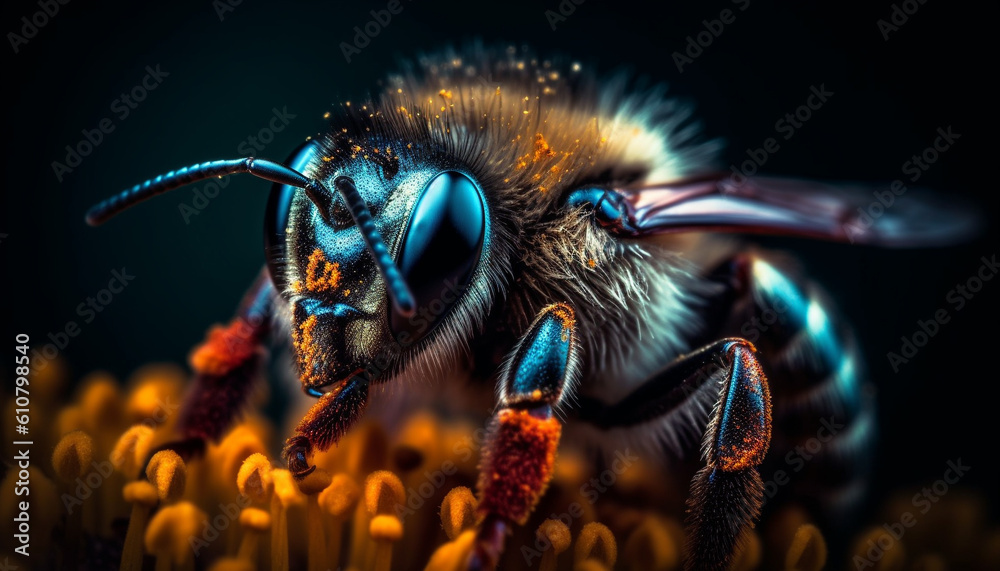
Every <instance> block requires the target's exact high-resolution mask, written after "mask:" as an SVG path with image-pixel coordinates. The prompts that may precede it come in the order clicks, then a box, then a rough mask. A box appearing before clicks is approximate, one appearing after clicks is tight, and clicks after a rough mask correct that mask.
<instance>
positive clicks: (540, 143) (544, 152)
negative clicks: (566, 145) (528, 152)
mask: <svg viewBox="0 0 1000 571" xmlns="http://www.w3.org/2000/svg"><path fill="white" fill-rule="evenodd" d="M554 156H556V152H555V150H554V149H553V148H552V147H550V146H549V143H548V142H547V141H546V140H545V135H542V134H541V133H535V160H536V161H540V160H542V159H547V158H549V157H554Z"/></svg>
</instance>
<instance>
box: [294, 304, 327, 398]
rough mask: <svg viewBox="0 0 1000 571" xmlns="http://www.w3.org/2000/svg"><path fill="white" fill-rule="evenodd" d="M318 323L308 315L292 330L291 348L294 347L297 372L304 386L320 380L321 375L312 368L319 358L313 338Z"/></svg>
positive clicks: (312, 316)
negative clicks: (297, 366)
mask: <svg viewBox="0 0 1000 571" xmlns="http://www.w3.org/2000/svg"><path fill="white" fill-rule="evenodd" d="M318 321H319V318H318V317H316V316H315V315H310V316H309V317H308V318H306V320H305V321H303V322H302V323H301V324H299V326H298V327H293V328H292V346H293V347H295V354H296V356H297V360H298V364H299V371H300V372H301V375H302V382H303V383H305V384H314V383H317V382H319V381H321V380H322V377H321V375H320V374H319V373H318V372H316V371H315V370H314V369H315V368H314V367H313V364H314V363H316V362H317V358H318V357H319V346H318V345H317V344H316V340H315V338H314V337H313V332H314V331H315V330H316V323H317V322H318Z"/></svg>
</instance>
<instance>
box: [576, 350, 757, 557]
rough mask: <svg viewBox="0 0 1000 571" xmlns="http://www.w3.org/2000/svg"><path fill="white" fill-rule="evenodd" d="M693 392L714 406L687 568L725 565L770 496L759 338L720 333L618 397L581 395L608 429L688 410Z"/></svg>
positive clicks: (696, 482) (594, 419)
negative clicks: (762, 468) (765, 478)
mask: <svg viewBox="0 0 1000 571" xmlns="http://www.w3.org/2000/svg"><path fill="white" fill-rule="evenodd" d="M720 364H721V365H722V366H721V367H720V366H719V365H720ZM717 386H718V387H719V388H720V390H719V392H718V393H716V392H715V390H716V387H717ZM692 400H696V401H699V402H702V401H704V402H715V407H714V408H713V410H712V412H711V414H710V415H709V417H708V427H707V429H706V431H705V436H704V441H703V444H702V448H701V449H702V456H703V459H704V461H705V467H704V468H702V469H701V470H699V471H698V473H697V474H695V477H694V478H693V479H692V481H691V494H690V496H689V498H688V515H687V522H686V523H687V538H688V540H687V559H686V563H685V569H688V570H692V569H699V570H701V569H715V570H723V569H727V568H728V565H729V563H730V561H731V560H732V556H733V553H734V551H735V549H736V547H737V544H738V542H739V540H740V536H741V534H742V532H743V530H744V528H746V527H747V526H752V525H753V523H754V521H755V520H756V519H757V517H758V516H759V515H760V508H761V504H762V501H763V497H764V485H763V483H762V481H761V477H760V474H759V473H758V471H757V470H758V466H759V465H760V463H761V462H762V461H763V460H764V456H765V454H766V453H767V451H768V448H769V447H770V442H771V390H770V387H769V385H768V381H767V378H766V377H765V375H764V372H763V369H762V368H761V365H760V363H759V361H758V359H757V350H756V348H755V347H754V346H753V344H752V343H750V342H749V341H747V340H745V339H741V338H738V337H729V338H725V339H721V340H719V341H716V342H714V343H711V344H709V345H706V346H704V347H702V348H700V349H697V350H695V351H692V352H690V353H688V354H686V355H683V356H681V357H679V358H678V359H677V360H675V361H673V362H672V363H670V365H668V366H667V367H666V368H665V369H664V370H663V371H661V372H660V373H659V374H657V375H656V376H654V377H653V378H651V379H650V380H648V381H646V382H645V383H644V384H643V385H642V386H640V387H638V388H637V389H635V390H634V391H632V392H631V393H629V395H628V396H626V397H625V398H623V399H622V400H620V401H619V402H617V403H614V404H606V403H603V402H600V401H596V400H593V399H591V398H588V397H585V396H583V397H579V398H578V401H579V404H578V406H577V407H576V411H577V414H578V415H579V418H580V419H581V420H584V421H586V422H589V423H591V424H593V425H595V426H597V427H600V428H602V429H605V430H607V429H613V428H622V427H628V426H635V425H637V424H640V423H644V422H649V421H652V420H655V419H658V418H663V417H664V416H667V415H677V414H684V413H683V411H684V410H685V409H686V407H689V406H692Z"/></svg>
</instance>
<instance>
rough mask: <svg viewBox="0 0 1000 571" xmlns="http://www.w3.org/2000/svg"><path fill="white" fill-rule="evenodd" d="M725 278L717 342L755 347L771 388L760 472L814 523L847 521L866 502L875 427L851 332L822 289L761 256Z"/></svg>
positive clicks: (743, 260) (744, 259) (747, 258)
mask: <svg viewBox="0 0 1000 571" xmlns="http://www.w3.org/2000/svg"><path fill="white" fill-rule="evenodd" d="M726 273H728V276H726ZM726 273H724V274H723V276H724V281H725V283H726V284H727V285H728V292H727V295H726V296H725V297H727V298H728V301H729V302H730V304H731V305H730V308H731V312H730V314H729V316H728V319H727V320H725V323H724V325H723V326H722V327H721V331H720V333H719V336H723V337H724V336H729V335H733V336H740V337H743V338H745V339H747V340H749V341H750V342H752V343H754V344H755V345H756V346H757V348H758V350H759V357H760V359H761V363H762V367H763V368H764V371H765V372H766V374H767V376H768V381H769V383H770V386H771V394H772V400H773V413H774V430H773V436H772V445H771V452H770V454H769V456H768V460H767V461H766V462H765V465H764V466H763V467H762V470H761V476H762V478H763V479H764V481H765V483H768V482H769V481H770V482H771V483H772V484H771V485H772V492H771V493H772V494H773V495H774V496H777V495H778V494H781V495H785V494H788V493H791V495H794V496H795V497H796V498H797V499H799V500H803V499H804V501H803V503H805V504H807V505H810V507H813V508H815V509H814V513H815V514H817V517H818V518H822V519H824V520H828V521H829V520H830V518H834V519H841V518H842V517H843V516H844V515H847V514H848V513H849V512H850V511H851V510H852V509H853V508H854V507H856V506H858V505H859V501H860V500H861V499H862V498H863V496H864V485H863V482H864V477H865V474H866V470H867V468H868V464H869V460H870V456H871V451H872V443H873V439H874V424H875V423H874V400H873V390H872V388H871V386H870V385H869V384H868V382H867V378H866V375H865V368H864V363H863V360H862V357H861V355H860V353H859V351H858V349H857V346H856V344H855V342H854V338H853V333H852V331H851V330H850V328H849V327H847V326H846V324H844V323H843V322H841V320H840V317H839V315H838V314H837V313H836V311H834V309H833V306H832V304H831V303H830V302H829V301H828V300H827V299H826V296H825V295H824V294H823V292H822V291H821V290H820V289H819V288H817V287H815V286H813V285H811V284H809V283H808V282H806V281H798V280H795V279H792V278H791V277H790V275H791V274H790V273H789V272H786V271H784V270H783V269H781V267H780V266H779V265H778V264H777V263H775V262H772V261H771V260H769V259H767V258H765V257H762V256H760V255H758V254H741V255H739V256H737V257H736V258H735V259H734V260H733V261H732V262H730V263H729V264H727V266H726ZM716 275H718V274H716ZM777 482H784V483H783V484H778V483H777ZM769 499H773V498H769Z"/></svg>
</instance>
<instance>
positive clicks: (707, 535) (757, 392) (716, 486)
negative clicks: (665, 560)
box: [685, 339, 771, 570]
mask: <svg viewBox="0 0 1000 571" xmlns="http://www.w3.org/2000/svg"><path fill="white" fill-rule="evenodd" d="M722 350H723V353H722V355H721V356H722V360H723V362H724V364H725V365H726V368H725V369H724V370H726V378H725V382H724V383H723V386H722V392H721V394H720V396H719V400H718V402H717V405H716V407H715V409H714V410H713V412H712V416H711V417H710V419H709V425H708V430H707V431H706V433H705V440H704V443H703V445H702V450H703V459H704V461H705V464H706V465H705V467H704V468H702V469H701V470H699V471H698V473H697V474H696V475H695V477H694V479H693V480H692V481H691V495H690V497H689V498H688V517H687V528H688V543H687V551H688V557H687V562H686V564H685V569H689V570H690V569H719V570H724V569H727V568H728V566H729V563H730V562H731V559H732V556H733V553H734V552H735V551H736V547H737V543H738V542H739V540H740V536H741V534H742V532H743V529H744V528H745V527H747V526H753V523H754V521H755V520H756V519H757V517H758V516H759V515H760V508H761V503H762V500H763V497H764V484H763V482H762V481H761V477H760V474H759V472H758V471H757V469H758V466H760V464H761V462H763V460H764V456H765V455H766V454H767V450H768V448H769V446H770V442H771V394H770V389H769V388H768V383H767V378H766V377H765V376H764V372H763V370H762V369H761V367H760V363H759V362H758V361H757V357H756V355H755V354H756V349H755V348H754V346H753V345H752V344H751V343H750V342H748V341H745V340H742V339H737V340H731V341H727V342H724V343H723V345H722Z"/></svg>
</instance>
